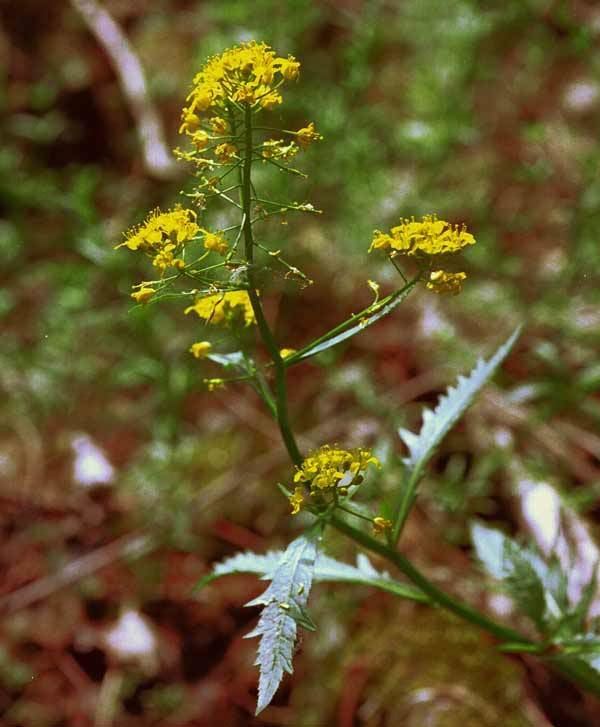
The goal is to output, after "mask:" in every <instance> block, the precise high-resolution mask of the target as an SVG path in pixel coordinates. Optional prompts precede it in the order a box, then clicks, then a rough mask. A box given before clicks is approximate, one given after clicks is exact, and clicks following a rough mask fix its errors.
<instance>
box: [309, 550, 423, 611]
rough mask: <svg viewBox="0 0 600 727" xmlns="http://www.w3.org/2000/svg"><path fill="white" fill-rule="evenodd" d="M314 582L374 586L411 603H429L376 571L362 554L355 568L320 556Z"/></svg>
mask: <svg viewBox="0 0 600 727" xmlns="http://www.w3.org/2000/svg"><path fill="white" fill-rule="evenodd" d="M315 581H319V582H325V581H330V582H332V583H342V582H345V583H358V584H360V585H363V586H374V587H375V588H380V589H381V590H382V591H388V592H389V593H393V594H394V595H396V596H400V597H401V598H408V599H410V600H412V601H420V602H423V603H426V602H428V601H429V599H428V598H427V596H425V595H424V594H423V593H422V592H421V591H420V590H419V589H418V588H415V587H414V586H409V585H407V584H405V583H401V582H400V581H397V580H395V579H394V578H391V577H390V576H389V575H388V573H386V572H385V571H381V572H380V571H378V570H376V569H375V568H374V567H373V565H372V564H371V561H370V560H369V559H368V558H367V556H366V555H363V554H362V553H361V554H359V555H358V556H357V558H356V565H355V566H353V565H348V564H347V563H342V562H340V561H339V560H335V558H329V557H328V556H326V555H323V554H320V555H319V558H318V560H317V565H316V568H315Z"/></svg>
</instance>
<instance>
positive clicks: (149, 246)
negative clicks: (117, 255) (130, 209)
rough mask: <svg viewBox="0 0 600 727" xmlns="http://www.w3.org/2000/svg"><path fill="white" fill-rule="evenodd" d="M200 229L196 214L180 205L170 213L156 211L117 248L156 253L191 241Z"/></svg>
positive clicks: (132, 229) (126, 235) (132, 230)
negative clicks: (169, 246)
mask: <svg viewBox="0 0 600 727" xmlns="http://www.w3.org/2000/svg"><path fill="white" fill-rule="evenodd" d="M199 229H200V228H199V227H198V225H197V224H196V213H195V212H194V211H193V210H189V209H183V208H182V207H180V206H179V205H177V206H176V207H174V208H173V209H172V210H169V211H168V212H161V211H160V210H159V209H155V210H154V211H153V212H151V213H150V215H149V216H148V217H147V219H146V220H145V221H144V222H143V223H142V224H141V225H138V226H137V227H132V228H131V229H130V230H129V231H128V232H126V233H125V242H122V243H121V244H120V245H117V247H128V248H129V249H130V250H143V251H144V252H150V253H155V252H157V251H159V250H161V249H162V248H163V247H165V246H168V245H173V248H174V247H175V245H176V244H177V245H182V244H185V243H186V242H187V241H188V240H191V239H192V238H193V237H194V236H195V235H196V233H197V232H198V230H199Z"/></svg>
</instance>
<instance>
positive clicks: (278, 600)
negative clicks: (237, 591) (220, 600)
mask: <svg viewBox="0 0 600 727" xmlns="http://www.w3.org/2000/svg"><path fill="white" fill-rule="evenodd" d="M316 557H317V544H316V540H315V538H314V537H313V536H310V535H302V536H300V537H299V538H296V540H293V541H292V542H291V543H290V544H289V545H288V547H287V548H286V550H285V551H284V552H283V553H282V554H281V556H280V558H279V560H278V562H277V564H276V566H275V569H274V570H273V572H272V576H271V578H272V580H271V583H270V584H269V587H268V588H267V590H266V591H265V592H264V593H263V594H262V595H260V596H258V598H255V599H253V600H252V601H249V602H248V603H247V604H246V606H263V610H262V613H261V615H260V618H259V619H258V624H257V625H256V628H255V629H254V630H253V631H251V632H250V633H249V634H246V637H245V638H252V637H254V636H260V643H259V645H258V652H257V656H256V661H255V662H254V663H255V664H256V665H257V666H258V667H259V669H260V676H259V680H258V702H257V705H256V714H258V713H259V712H261V711H262V710H263V709H264V708H265V707H267V706H268V705H269V704H270V702H271V700H272V699H273V696H274V695H275V692H276V691H277V688H278V687H279V684H280V683H281V680H282V679H283V674H284V672H287V673H288V674H291V673H292V671H293V669H292V657H293V653H294V644H295V642H296V632H297V613H300V614H302V615H304V614H305V609H306V603H307V601H308V595H309V593H310V589H311V586H312V580H313V573H314V567H315V560H316Z"/></svg>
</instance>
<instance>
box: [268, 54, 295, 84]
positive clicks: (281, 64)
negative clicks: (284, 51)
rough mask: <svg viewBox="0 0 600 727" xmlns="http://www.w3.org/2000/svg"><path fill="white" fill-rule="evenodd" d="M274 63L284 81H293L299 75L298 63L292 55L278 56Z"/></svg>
mask: <svg viewBox="0 0 600 727" xmlns="http://www.w3.org/2000/svg"><path fill="white" fill-rule="evenodd" d="M274 65H275V67H276V68H277V69H278V70H279V72H280V73H281V75H282V76H283V77H284V78H285V80H286V81H295V80H296V79H297V78H298V76H299V75H300V63H299V62H298V61H297V60H296V59H295V58H294V56H288V57H287V58H278V59H277V60H276V61H275V64H274Z"/></svg>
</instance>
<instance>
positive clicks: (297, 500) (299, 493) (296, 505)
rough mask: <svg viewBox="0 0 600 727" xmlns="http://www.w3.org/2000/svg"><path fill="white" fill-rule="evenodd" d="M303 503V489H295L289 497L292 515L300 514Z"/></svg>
mask: <svg viewBox="0 0 600 727" xmlns="http://www.w3.org/2000/svg"><path fill="white" fill-rule="evenodd" d="M303 502H304V488H303V487H295V488H294V494H293V495H292V496H291V497H290V505H291V506H292V515H297V514H298V513H299V512H300V508H301V507H302V503H303Z"/></svg>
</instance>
